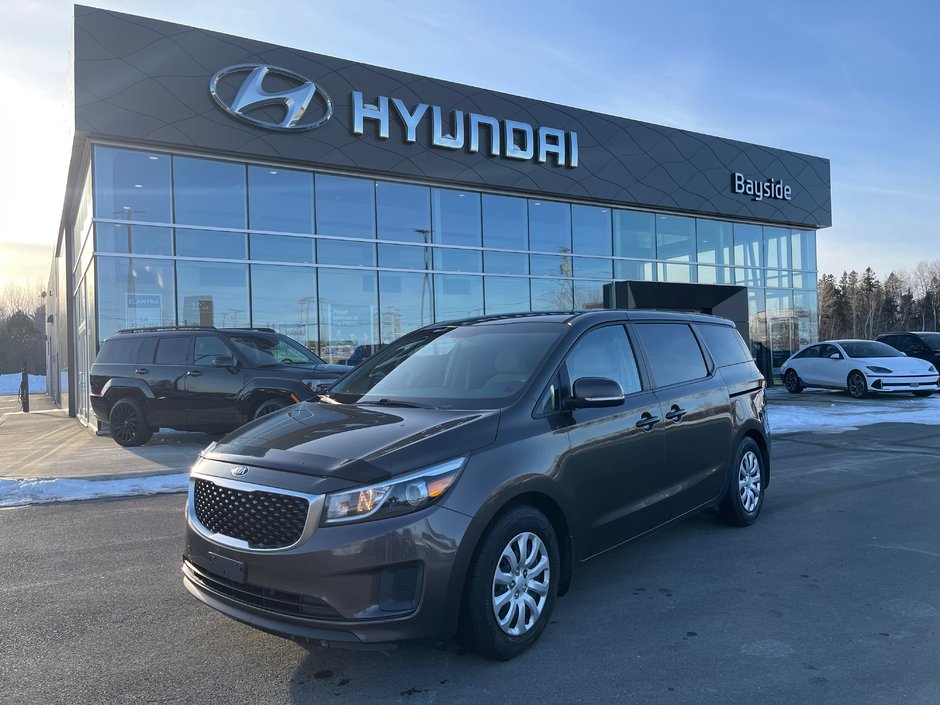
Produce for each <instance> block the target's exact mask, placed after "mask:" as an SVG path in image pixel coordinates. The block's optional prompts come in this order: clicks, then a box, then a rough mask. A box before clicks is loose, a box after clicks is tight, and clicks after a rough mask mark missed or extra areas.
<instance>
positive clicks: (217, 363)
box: [212, 355, 236, 367]
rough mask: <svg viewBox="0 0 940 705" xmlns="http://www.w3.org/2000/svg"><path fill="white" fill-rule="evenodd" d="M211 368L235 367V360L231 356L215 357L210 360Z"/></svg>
mask: <svg viewBox="0 0 940 705" xmlns="http://www.w3.org/2000/svg"><path fill="white" fill-rule="evenodd" d="M212 366H213V367H235V366H236V365H235V358H234V357H232V356H231V355H216V356H215V357H213V358H212Z"/></svg>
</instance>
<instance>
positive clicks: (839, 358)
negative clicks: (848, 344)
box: [829, 353, 842, 360]
mask: <svg viewBox="0 0 940 705" xmlns="http://www.w3.org/2000/svg"><path fill="white" fill-rule="evenodd" d="M829 359H830V360H841V359H842V355H840V354H839V353H832V355H830V356H829Z"/></svg>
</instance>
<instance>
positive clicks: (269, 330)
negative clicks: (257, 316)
mask: <svg viewBox="0 0 940 705" xmlns="http://www.w3.org/2000/svg"><path fill="white" fill-rule="evenodd" d="M220 330H223V331H226V330H257V331H261V332H262V333H277V331H276V330H274V329H273V328H268V327H266V326H239V327H238V328H221V329H220Z"/></svg>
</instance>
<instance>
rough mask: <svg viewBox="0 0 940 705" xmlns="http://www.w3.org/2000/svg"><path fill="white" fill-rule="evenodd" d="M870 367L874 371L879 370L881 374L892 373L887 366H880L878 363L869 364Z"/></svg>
mask: <svg viewBox="0 0 940 705" xmlns="http://www.w3.org/2000/svg"><path fill="white" fill-rule="evenodd" d="M868 369H870V370H871V371H872V372H877V373H878V374H880V375H889V374H891V370H889V369H888V368H887V367H879V366H878V365H868Z"/></svg>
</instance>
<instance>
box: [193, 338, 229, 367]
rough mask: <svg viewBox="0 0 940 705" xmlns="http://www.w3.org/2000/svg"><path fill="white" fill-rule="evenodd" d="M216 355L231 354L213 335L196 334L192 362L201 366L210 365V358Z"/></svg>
mask: <svg viewBox="0 0 940 705" xmlns="http://www.w3.org/2000/svg"><path fill="white" fill-rule="evenodd" d="M218 355H225V356H227V357H231V356H232V351H231V350H229V349H228V346H227V345H226V344H225V343H223V342H222V341H221V340H219V339H218V338H216V337H215V336H214V335H199V336H196V347H195V348H194V350H193V364H194V365H201V366H203V367H210V366H211V365H212V358H214V357H216V356H218Z"/></svg>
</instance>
